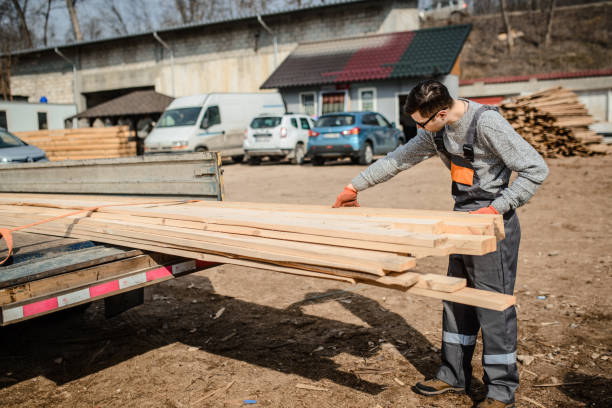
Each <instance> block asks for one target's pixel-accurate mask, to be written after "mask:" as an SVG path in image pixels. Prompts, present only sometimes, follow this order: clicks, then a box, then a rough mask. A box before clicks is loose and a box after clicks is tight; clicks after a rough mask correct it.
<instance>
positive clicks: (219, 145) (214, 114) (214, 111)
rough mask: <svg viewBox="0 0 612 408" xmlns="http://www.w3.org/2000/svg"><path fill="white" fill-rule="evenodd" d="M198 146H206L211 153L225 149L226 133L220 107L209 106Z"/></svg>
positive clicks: (201, 125) (201, 128) (202, 124)
mask: <svg viewBox="0 0 612 408" xmlns="http://www.w3.org/2000/svg"><path fill="white" fill-rule="evenodd" d="M198 146H206V147H207V148H208V150H211V151H216V152H218V151H221V150H223V149H224V148H225V131H224V130H223V126H222V124H221V111H220V110H219V107H218V106H216V105H215V106H209V107H208V108H207V109H206V112H204V116H202V121H201V122H200V129H199V132H198Z"/></svg>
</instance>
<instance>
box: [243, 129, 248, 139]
mask: <svg viewBox="0 0 612 408" xmlns="http://www.w3.org/2000/svg"><path fill="white" fill-rule="evenodd" d="M248 137H249V129H248V128H246V129H244V137H243V139H244V140H247V138H248Z"/></svg>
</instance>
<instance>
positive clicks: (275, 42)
mask: <svg viewBox="0 0 612 408" xmlns="http://www.w3.org/2000/svg"><path fill="white" fill-rule="evenodd" d="M257 21H259V24H261V26H262V27H263V28H264V30H266V31H267V32H268V33H269V34H270V35H271V36H272V37H273V39H274V69H276V67H277V66H278V44H277V41H276V34H274V31H272V30H271V29H270V27H268V26H267V25H266V23H264V21H263V19H262V18H261V16H260V15H259V14H258V15H257Z"/></svg>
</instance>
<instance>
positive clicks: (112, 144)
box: [15, 126, 136, 161]
mask: <svg viewBox="0 0 612 408" xmlns="http://www.w3.org/2000/svg"><path fill="white" fill-rule="evenodd" d="M15 134H16V135H17V136H19V137H20V138H21V139H22V140H23V141H25V142H26V143H29V144H32V145H34V146H36V147H38V148H40V149H42V150H44V151H45V153H46V154H47V157H48V158H49V160H51V161H59V160H81V159H107V158H116V157H128V156H135V155H136V141H135V139H134V138H133V137H130V131H129V128H128V127H127V126H113V127H103V128H78V129H58V130H37V131H33V132H16V133H15Z"/></svg>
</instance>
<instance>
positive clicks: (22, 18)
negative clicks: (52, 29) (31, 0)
mask: <svg viewBox="0 0 612 408" xmlns="http://www.w3.org/2000/svg"><path fill="white" fill-rule="evenodd" d="M13 7H15V10H16V11H17V15H18V16H19V24H20V27H21V33H22V34H23V36H24V39H25V45H26V47H27V48H32V47H33V46H34V44H33V43H32V36H31V35H30V30H29V29H28V22H27V21H26V11H27V8H28V0H24V2H23V6H22V5H21V4H19V1H17V0H13Z"/></svg>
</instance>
